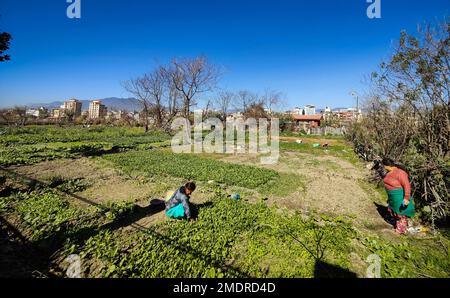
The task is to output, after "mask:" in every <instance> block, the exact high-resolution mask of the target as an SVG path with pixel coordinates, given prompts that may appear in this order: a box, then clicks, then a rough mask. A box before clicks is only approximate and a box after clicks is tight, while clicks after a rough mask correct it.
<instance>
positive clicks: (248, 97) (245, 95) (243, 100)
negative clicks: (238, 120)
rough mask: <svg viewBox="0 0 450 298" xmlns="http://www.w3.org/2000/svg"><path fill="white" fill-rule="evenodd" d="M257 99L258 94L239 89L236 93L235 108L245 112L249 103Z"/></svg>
mask: <svg viewBox="0 0 450 298" xmlns="http://www.w3.org/2000/svg"><path fill="white" fill-rule="evenodd" d="M257 101H258V95H257V94H255V93H252V92H250V91H248V90H241V91H239V92H238V93H237V95H236V102H235V108H236V109H237V110H240V111H241V112H243V113H245V111H247V109H248V108H249V106H250V105H251V104H254V103H256V102H257Z"/></svg>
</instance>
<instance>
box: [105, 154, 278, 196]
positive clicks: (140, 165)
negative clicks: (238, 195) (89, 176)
mask: <svg viewBox="0 0 450 298" xmlns="http://www.w3.org/2000/svg"><path fill="white" fill-rule="evenodd" d="M103 158H105V159H107V160H110V161H112V162H113V163H115V164H117V165H118V166H119V167H120V168H121V169H122V170H124V171H126V172H128V173H131V172H134V171H139V172H141V173H144V174H145V175H148V176H157V175H169V176H173V177H180V178H185V179H195V180H201V181H209V180H214V181H216V182H219V183H224V184H227V185H236V186H242V187H247V188H258V187H261V186H263V185H266V184H270V185H275V184H276V182H277V179H279V177H280V175H279V174H278V173H277V172H276V171H273V170H270V169H264V168H258V167H254V166H247V165H239V164H230V163H226V162H222V161H218V160H215V159H211V158H204V157H200V156H198V155H194V154H174V153H172V152H166V151H162V150H152V151H131V152H127V153H122V154H114V155H108V156H104V157H103Z"/></svg>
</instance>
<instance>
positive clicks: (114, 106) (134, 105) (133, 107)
mask: <svg viewBox="0 0 450 298" xmlns="http://www.w3.org/2000/svg"><path fill="white" fill-rule="evenodd" d="M99 100H101V101H102V104H104V105H105V106H106V107H107V108H108V110H127V111H130V112H133V111H140V110H141V106H140V104H139V101H138V100H137V99H136V98H132V97H130V98H118V97H108V98H103V99H99ZM80 101H81V103H82V106H81V110H82V111H87V110H88V109H89V103H90V102H91V100H80ZM63 104H64V101H63V100H61V101H53V102H50V103H32V104H28V105H27V107H29V108H39V107H44V108H47V109H54V108H58V107H60V106H61V105H63Z"/></svg>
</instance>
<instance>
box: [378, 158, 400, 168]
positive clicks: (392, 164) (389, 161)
mask: <svg viewBox="0 0 450 298" xmlns="http://www.w3.org/2000/svg"><path fill="white" fill-rule="evenodd" d="M381 162H382V163H383V165H385V166H388V167H396V166H397V164H396V163H395V161H394V160H393V159H392V158H389V157H385V158H383V160H382V161H381Z"/></svg>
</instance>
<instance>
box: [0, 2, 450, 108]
mask: <svg viewBox="0 0 450 298" xmlns="http://www.w3.org/2000/svg"><path fill="white" fill-rule="evenodd" d="M368 5H369V4H367V3H366V0H334V1H332V0H314V1H313V0H311V1H303V0H292V1H287V0H277V1H276V0H221V1H218V0H210V1H200V0H190V1H188V0H165V1H162V0H161V1H152V0H147V1H144V0H142V1H139V0H81V13H82V17H81V19H69V18H67V16H66V8H67V6H68V4H67V3H66V1H65V0H33V1H31V0H29V1H17V0H2V1H1V3H0V14H1V15H2V16H1V17H0V30H2V31H7V32H10V33H11V34H12V36H13V41H12V46H11V49H10V51H9V54H10V55H11V57H12V60H11V61H9V62H7V63H2V64H0V106H2V107H4V106H12V105H24V104H27V103H30V102H33V103H34V102H50V101H54V100H64V99H67V98H72V97H75V98H79V99H92V98H105V97H112V96H116V97H128V94H127V93H126V92H125V91H124V90H123V88H122V87H121V82H123V81H125V80H127V79H129V78H130V77H134V76H137V75H140V74H142V73H143V72H145V71H148V70H150V69H151V68H152V67H153V66H154V65H155V64H156V63H165V62H167V61H169V60H170V59H171V58H172V57H193V56H196V55H206V56H207V57H208V58H209V59H210V60H211V61H212V62H214V63H216V64H218V65H221V66H222V67H223V68H224V69H225V73H224V76H223V78H222V80H221V82H220V86H221V87H222V88H225V89H230V90H240V89H249V90H253V91H255V92H262V91H263V90H264V89H265V88H271V89H276V90H279V91H282V92H283V93H284V94H285V97H286V102H287V107H289V108H290V107H294V106H303V105H304V104H308V103H314V104H316V105H318V106H320V107H324V106H332V107H338V106H339V107H341V106H351V105H353V104H354V99H353V98H352V97H351V96H350V95H349V93H350V91H352V90H356V91H359V92H360V93H363V91H364V89H365V88H366V84H365V83H364V78H365V77H367V76H368V75H369V74H370V73H371V72H372V71H373V70H376V68H377V65H378V64H379V63H380V62H381V61H382V60H383V59H386V58H388V57H389V53H390V52H392V49H393V46H394V44H395V41H396V40H397V39H398V36H399V32H400V30H402V29H406V30H407V31H409V32H415V30H416V27H417V24H418V23H422V22H425V21H436V20H442V19H443V18H444V16H449V15H450V1H449V0H428V1H419V0H416V1H413V0H381V6H382V18H381V19H369V18H368V17H367V15H366V9H367V6H368Z"/></svg>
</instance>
